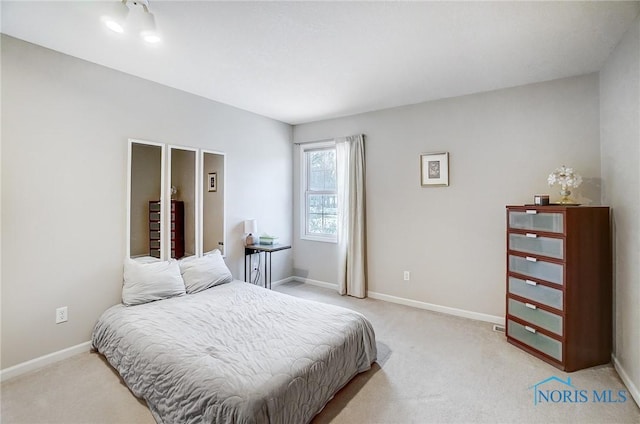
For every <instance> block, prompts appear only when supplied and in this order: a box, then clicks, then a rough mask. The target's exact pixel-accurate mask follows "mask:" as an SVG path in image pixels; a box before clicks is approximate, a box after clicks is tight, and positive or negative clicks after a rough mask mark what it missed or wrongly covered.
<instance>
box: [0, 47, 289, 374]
mask: <svg viewBox="0 0 640 424" xmlns="http://www.w3.org/2000/svg"><path fill="white" fill-rule="evenodd" d="M129 137H131V138H136V139H142V140H152V141H158V142H164V143H168V144H176V145H183V146H193V147H201V148H206V149H211V150H218V151H223V152H226V153H227V169H226V171H227V175H226V176H227V178H226V181H225V188H226V190H227V203H226V209H227V231H228V234H227V246H225V247H226V253H227V259H226V261H227V264H228V265H229V267H230V269H231V271H232V273H233V274H234V276H235V277H237V278H238V277H239V278H242V264H243V254H244V251H243V245H242V231H243V228H242V221H243V220H244V219H247V218H257V219H258V220H259V222H260V224H261V227H262V228H264V229H265V230H266V229H268V230H269V231H270V232H272V233H274V234H277V235H279V236H280V238H281V240H282V241H283V242H288V241H290V240H291V222H292V195H291V180H292V165H291V164H292V149H291V127H290V126H289V125H286V124H283V123H280V122H276V121H273V120H271V119H267V118H264V117H261V116H258V115H255V114H251V113H248V112H245V111H242V110H239V109H235V108H232V107H229V106H226V105H222V104H220V103H216V102H213V101H210V100H207V99H204V98H201V97H198V96H194V95H191V94H187V93H184V92H181V91H178V90H175V89H171V88H168V87H164V86H161V85H158V84H156V83H152V82H150V81H146V80H143V79H140V78H136V77H133V76H130V75H126V74H124V73H120V72H117V71H114V70H111V69H108V68H104V67H102V66H99V65H96V64H92V63H89V62H85V61H82V60H78V59H76V58H73V57H70V56H66V55H63V54H60V53H57V52H54V51H51V50H47V49H44V48H42V47H39V46H35V45H33V44H29V43H25V42H22V41H19V40H16V39H14V38H11V37H7V36H2V295H1V298H2V317H1V318H2V363H1V367H2V368H3V369H4V368H7V367H10V366H12V365H15V364H18V363H20V362H24V361H27V360H30V359H33V358H36V357H39V356H42V355H45V354H48V353H51V352H55V351H58V350H61V349H64V348H67V347H70V346H74V345H77V344H80V343H83V342H85V341H87V340H89V338H90V335H91V329H92V327H93V324H94V323H95V321H96V319H97V318H98V316H99V314H100V313H102V312H103V311H104V310H105V309H106V308H107V307H109V306H111V305H113V304H116V303H118V302H120V299H121V298H120V296H121V285H122V260H123V258H124V256H125V222H126V221H125V218H126V211H125V205H126V202H125V201H126V165H127V139H128V138H129ZM273 262H274V263H273V265H274V270H273V271H274V275H273V278H274V280H278V279H281V278H284V277H288V276H290V275H291V251H283V252H279V254H277V255H274V257H273ZM65 305H66V306H68V307H69V322H67V323H65V324H59V325H56V324H55V323H54V316H55V308H56V307H59V306H65Z"/></svg>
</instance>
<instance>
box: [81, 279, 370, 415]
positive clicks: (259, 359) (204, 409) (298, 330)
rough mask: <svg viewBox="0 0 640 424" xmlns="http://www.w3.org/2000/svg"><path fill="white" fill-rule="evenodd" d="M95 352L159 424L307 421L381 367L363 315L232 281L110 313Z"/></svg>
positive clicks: (99, 328) (97, 334)
mask: <svg viewBox="0 0 640 424" xmlns="http://www.w3.org/2000/svg"><path fill="white" fill-rule="evenodd" d="M92 343H93V347H94V349H95V350H97V351H98V352H100V353H101V354H103V355H104V356H105V357H106V358H107V360H108V361H109V363H110V364H111V365H112V366H113V367H114V368H115V369H116V370H117V371H118V373H120V375H121V376H122V378H123V380H124V381H125V383H126V384H127V385H128V386H129V388H130V389H131V391H132V392H133V393H134V395H136V396H137V397H139V398H142V399H144V400H145V401H146V402H147V405H148V406H149V409H150V410H151V413H152V414H153V416H154V418H155V419H156V421H157V422H158V423H165V424H169V423H307V422H309V421H311V419H312V418H313V417H314V416H315V415H316V414H317V413H318V412H320V410H321V409H322V408H323V407H324V405H325V404H326V403H327V402H328V401H329V400H330V399H331V398H332V397H333V396H334V394H335V393H336V392H337V391H338V390H340V388H342V387H343V386H344V385H345V384H346V383H347V382H348V381H349V380H351V379H352V378H353V377H354V376H355V375H356V374H358V373H360V372H363V371H366V370H368V369H369V368H370V367H371V364H372V363H373V361H375V359H376V353H377V352H376V343H375V334H374V330H373V327H372V326H371V323H370V322H369V321H368V320H367V319H366V318H365V317H364V316H363V315H361V314H360V313H358V312H355V311H352V310H349V309H345V308H341V307H338V306H333V305H326V304H323V303H318V302H313V301H309V300H304V299H299V298H295V297H292V296H288V295H285V294H282V293H277V292H273V291H270V290H266V289H263V288H261V287H257V286H254V285H251V284H248V283H244V282H240V281H233V282H231V283H228V284H223V285H220V286H216V287H213V288H211V289H208V290H205V291H202V292H200V293H196V294H190V295H184V296H180V297H175V298H171V299H165V300H161V301H157V302H151V303H146V304H143V305H137V306H129V307H126V306H124V305H116V306H113V307H111V308H109V309H108V310H107V311H105V312H104V313H103V314H102V316H101V317H100V319H99V320H98V322H97V324H96V326H95V328H94V331H93V335H92Z"/></svg>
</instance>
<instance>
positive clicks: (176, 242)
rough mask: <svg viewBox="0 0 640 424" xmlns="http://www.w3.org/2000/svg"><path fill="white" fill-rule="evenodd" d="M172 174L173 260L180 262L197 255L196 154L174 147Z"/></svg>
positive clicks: (170, 227) (171, 225) (170, 221)
mask: <svg viewBox="0 0 640 424" xmlns="http://www.w3.org/2000/svg"><path fill="white" fill-rule="evenodd" d="M169 154H170V162H171V168H170V170H171V173H170V188H169V193H170V200H171V202H170V215H168V216H169V217H170V219H169V232H168V234H169V245H170V246H171V247H170V249H171V250H170V255H169V256H170V257H171V258H175V259H180V258H182V257H184V256H193V255H195V254H196V253H197V252H196V234H197V233H196V211H197V205H196V172H197V169H196V159H197V157H196V151H195V150H191V149H185V148H177V147H172V148H171V149H170V150H169Z"/></svg>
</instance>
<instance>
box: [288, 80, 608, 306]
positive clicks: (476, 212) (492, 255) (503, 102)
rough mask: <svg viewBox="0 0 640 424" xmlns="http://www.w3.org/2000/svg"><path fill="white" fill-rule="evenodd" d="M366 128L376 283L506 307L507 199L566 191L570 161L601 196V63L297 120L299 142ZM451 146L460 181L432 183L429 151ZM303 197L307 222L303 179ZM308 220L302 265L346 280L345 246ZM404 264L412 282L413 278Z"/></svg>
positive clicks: (372, 285)
mask: <svg viewBox="0 0 640 424" xmlns="http://www.w3.org/2000/svg"><path fill="white" fill-rule="evenodd" d="M356 133H363V134H365V135H366V141H365V156H366V167H367V168H366V173H367V177H366V183H367V220H368V222H367V225H368V231H367V249H368V273H369V287H368V288H369V291H372V292H376V293H381V294H385V295H390V296H396V297H400V298H405V299H411V300H415V301H420V302H427V303H431V304H435V305H440V306H446V307H451V308H458V309H462V310H466V311H472V312H476V313H482V314H489V315H492V316H497V317H504V314H505V248H506V246H505V205H508V204H523V203H531V202H532V201H533V195H534V194H539V193H543V194H544V193H548V194H551V195H552V200H554V199H558V197H559V196H558V191H559V190H558V189H557V188H549V187H548V185H547V182H546V180H547V176H548V174H549V173H550V172H552V171H553V170H554V169H555V168H556V167H558V166H560V165H562V164H566V165H571V166H574V167H575V168H576V169H577V170H578V171H579V172H580V173H581V174H582V175H583V176H584V177H585V183H584V184H583V186H582V187H581V188H580V189H579V190H578V196H577V199H578V200H579V201H580V202H581V203H585V204H599V202H600V143H599V98H598V76H597V75H595V74H591V75H586V76H579V77H574V78H567V79H562V80H556V81H551V82H546V83H540V84H533V85H527V86H522V87H516V88H510V89H504V90H499V91H493V92H488V93H481V94H475V95H469V96H464V97H456V98H451V99H445V100H440V101H433V102H428V103H422V104H418V105H413V106H406V107H401V108H395V109H388V110H383V111H377V112H371V113H365V114H361V115H355V116H350V117H345V118H340V119H333V120H327V121H320V122H315V123H310V124H304V125H297V126H295V127H294V132H293V134H294V141H296V142H301V141H308V140H318V139H325V138H330V137H334V136H344V135H350V134H356ZM440 151H448V152H449V154H450V186H449V187H441V188H423V187H421V186H420V178H419V176H420V166H419V156H420V153H422V152H440ZM295 160H297V155H294V161H295ZM298 169H299V166H298V164H296V165H295V166H294V173H297V172H298ZM295 175H296V176H297V174H295ZM294 181H297V178H296V180H294ZM294 203H295V205H296V208H295V209H294V210H295V212H294V219H295V220H296V222H297V220H298V218H299V217H298V205H299V196H298V185H297V183H296V184H295V190H294ZM298 228H299V227H298V225H294V241H295V246H294V259H293V261H294V273H295V275H297V276H301V277H306V278H309V279H312V280H320V281H324V282H329V283H335V282H336V273H335V268H336V266H335V245H332V244H323V243H319V242H312V241H306V240H300V238H299V230H298ZM404 270H408V271H411V281H409V282H405V281H403V279H402V277H403V271H404Z"/></svg>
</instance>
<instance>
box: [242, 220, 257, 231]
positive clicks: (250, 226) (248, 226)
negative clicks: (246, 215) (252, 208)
mask: <svg viewBox="0 0 640 424" xmlns="http://www.w3.org/2000/svg"><path fill="white" fill-rule="evenodd" d="M244 232H245V233H246V234H255V233H257V232H258V220H257V219H247V220H246V221H244Z"/></svg>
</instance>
